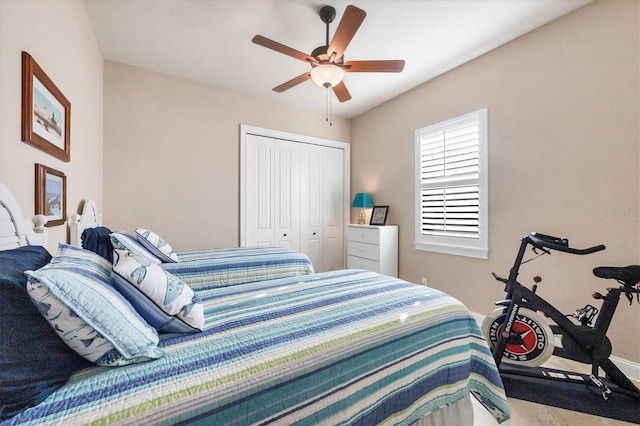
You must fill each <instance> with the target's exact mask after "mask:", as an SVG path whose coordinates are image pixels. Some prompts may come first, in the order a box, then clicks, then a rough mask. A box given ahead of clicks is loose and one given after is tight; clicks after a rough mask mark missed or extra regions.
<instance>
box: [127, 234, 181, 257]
mask: <svg viewBox="0 0 640 426" xmlns="http://www.w3.org/2000/svg"><path fill="white" fill-rule="evenodd" d="M136 239H137V240H138V242H139V243H140V244H142V245H143V246H144V248H146V249H147V250H149V252H151V253H152V254H153V255H154V256H156V257H157V258H158V259H160V260H161V261H162V262H163V263H176V262H178V261H179V259H178V255H177V254H175V253H174V252H173V249H172V248H171V246H170V245H169V243H167V242H166V241H165V240H163V239H162V238H160V236H159V235H158V234H156V233H155V232H152V231H149V230H148V229H143V228H138V229H136Z"/></svg>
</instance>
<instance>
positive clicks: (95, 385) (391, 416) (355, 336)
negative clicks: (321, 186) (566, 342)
mask: <svg viewBox="0 0 640 426" xmlns="http://www.w3.org/2000/svg"><path fill="white" fill-rule="evenodd" d="M13 217H19V218H22V216H21V214H19V213H17V214H14V215H13ZM24 241H26V242H29V243H31V240H27V239H25V240H24ZM32 241H33V242H35V243H36V244H37V240H36V239H32ZM23 249H24V247H22V248H18V249H12V250H23ZM12 250H8V251H6V252H2V253H0V256H3V255H6V254H7V253H11V252H12ZM76 250H78V251H80V249H76ZM81 252H85V251H84V250H81ZM55 259H56V256H54V257H53V259H52V260H51V262H50V264H51V263H53V262H54V261H55ZM50 264H48V265H47V266H45V267H44V268H42V269H46V267H49V265H50ZM83 267H84V266H83ZM160 267H162V266H160ZM114 269H115V267H114ZM36 272H38V271H36ZM3 285H4V284H3ZM2 291H3V292H4V287H3V288H2ZM194 291H195V293H196V294H197V296H198V297H199V299H200V300H201V302H202V307H203V311H202V312H203V317H204V324H203V327H202V330H203V331H201V332H197V333H183V334H176V333H168V334H163V333H160V336H159V339H158V344H157V347H158V349H159V350H160V351H162V352H163V354H162V356H159V357H157V359H154V360H149V361H145V362H140V363H134V364H129V365H124V366H119V367H108V366H96V365H82V366H81V368H79V369H77V370H76V371H73V372H72V373H71V374H70V377H69V378H68V380H65V381H64V383H58V384H57V385H56V389H55V390H52V391H51V392H50V393H49V394H48V395H47V396H46V397H45V398H44V399H43V400H41V401H38V402H37V404H35V406H32V407H30V408H26V409H24V410H22V411H20V412H18V413H16V414H14V415H12V416H11V417H10V418H8V419H6V420H5V421H4V422H3V423H2V424H3V425H5V424H6V425H14V424H38V425H41V424H69V425H72V424H88V423H94V424H225V425H226V424H229V425H232V424H240V425H245V424H367V425H368V424H413V423H421V424H456V425H457V424H471V423H472V417H473V410H472V408H471V400H470V395H473V396H475V397H476V398H477V399H478V400H479V401H481V402H482V403H483V404H484V405H485V406H486V407H487V408H488V409H489V411H490V413H491V414H492V415H493V417H494V418H495V419H496V420H497V421H498V422H502V421H504V420H506V419H508V417H509V407H508V404H507V401H506V397H505V395H504V391H503V388H502V382H501V380H500V376H499V374H498V371H497V369H496V367H495V364H494V362H493V358H492V356H491V353H490V352H489V350H488V348H487V346H486V343H485V340H484V338H483V336H482V334H481V332H480V330H479V328H478V325H477V323H476V322H475V320H474V319H473V317H472V315H471V314H470V312H469V311H468V310H467V309H466V308H465V307H464V306H463V305H462V304H461V303H460V302H459V301H457V300H456V299H453V298H451V297H450V296H448V295H446V294H445V293H442V292H439V291H437V290H434V289H429V288H426V287H421V286H417V285H414V284H411V283H407V282H405V281H402V280H399V279H397V278H391V277H386V276H383V275H379V274H376V273H373V272H369V271H363V270H342V271H332V272H326V273H320V274H311V275H305V276H292V277H285V278H279V279H271V280H263V281H255V282H251V283H244V284H238V285H233V286H224V287H211V288H202V289H195V290H194ZM0 318H2V319H3V320H4V319H5V317H4V316H2V317H0ZM52 332H53V331H52ZM0 360H2V359H0ZM0 374H4V373H0ZM3 386H4V383H3Z"/></svg>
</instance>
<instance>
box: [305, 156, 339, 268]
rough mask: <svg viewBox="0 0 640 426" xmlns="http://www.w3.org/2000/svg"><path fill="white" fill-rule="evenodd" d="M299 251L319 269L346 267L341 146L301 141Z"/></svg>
mask: <svg viewBox="0 0 640 426" xmlns="http://www.w3.org/2000/svg"><path fill="white" fill-rule="evenodd" d="M300 157H301V162H302V168H301V175H300V182H301V194H300V235H301V240H300V251H302V252H303V253H304V254H306V255H307V256H309V257H310V258H311V261H312V262H313V266H314V268H315V270H316V272H322V271H329V270H334V269H341V268H343V266H344V255H343V248H344V214H343V209H344V191H343V188H344V154H343V150H342V149H339V148H332V147H326V146H319V145H309V144H302V148H301V152H300Z"/></svg>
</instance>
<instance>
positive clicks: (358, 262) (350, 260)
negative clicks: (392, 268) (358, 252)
mask: <svg viewBox="0 0 640 426" xmlns="http://www.w3.org/2000/svg"><path fill="white" fill-rule="evenodd" d="M347 269H366V270H368V271H373V272H380V263H379V262H376V261H373V260H369V259H363V258H361V257H356V256H347Z"/></svg>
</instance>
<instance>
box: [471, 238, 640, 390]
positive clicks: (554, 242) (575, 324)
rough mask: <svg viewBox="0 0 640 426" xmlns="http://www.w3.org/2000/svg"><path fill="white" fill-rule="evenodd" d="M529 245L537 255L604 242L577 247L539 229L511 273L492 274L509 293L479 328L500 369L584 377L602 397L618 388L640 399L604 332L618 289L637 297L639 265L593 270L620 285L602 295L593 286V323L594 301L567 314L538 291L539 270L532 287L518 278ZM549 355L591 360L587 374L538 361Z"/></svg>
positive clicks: (574, 378) (548, 376)
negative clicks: (602, 374)
mask: <svg viewBox="0 0 640 426" xmlns="http://www.w3.org/2000/svg"><path fill="white" fill-rule="evenodd" d="M528 246H531V248H532V250H533V252H534V253H535V254H536V255H537V256H542V255H543V254H550V253H551V250H555V251H560V252H564V253H570V254H576V255H586V254H590V253H595V252H598V251H601V250H604V249H605V246H604V245H597V246H594V247H590V248H586V249H575V248H571V247H569V241H568V240H567V239H563V238H557V237H552V236H549V235H544V234H539V233H531V234H530V235H527V236H524V237H522V238H521V244H520V249H519V251H518V254H517V256H516V260H515V263H514V265H513V268H512V269H511V271H510V273H509V277H508V278H502V277H499V276H498V275H496V274H495V273H494V274H493V276H494V278H495V279H496V280H498V281H500V282H503V283H504V284H505V291H506V293H507V297H506V299H505V300H501V301H498V302H496V305H498V306H501V307H500V308H498V309H497V310H496V311H494V312H493V313H491V314H490V315H488V316H487V317H486V318H485V320H484V322H483V323H482V331H483V333H484V335H485V337H486V339H487V342H488V343H489V346H490V348H491V350H492V352H493V357H494V359H495V362H496V365H497V366H498V368H499V369H500V371H501V372H503V373H509V374H516V375H526V376H531V377H539V378H543V379H550V380H562V381H569V382H577V383H583V384H585V385H586V386H587V387H588V388H589V389H590V390H592V392H594V393H598V394H599V395H601V396H602V397H603V398H604V399H608V398H609V396H610V395H611V393H612V392H616V393H620V394H624V395H626V396H628V397H631V398H634V399H636V400H638V401H640V390H639V389H638V388H637V387H636V386H635V385H634V384H633V383H632V382H631V381H630V380H629V378H627V376H625V374H624V373H623V372H622V371H620V369H619V368H618V367H617V366H616V365H615V364H614V363H613V362H612V361H611V359H610V355H611V352H612V346H611V342H610V340H609V339H608V338H607V336H606V334H607V330H608V328H609V325H610V324H611V320H612V318H613V314H614V313H615V310H616V307H617V305H618V301H619V300H620V295H621V294H624V295H625V297H626V298H627V299H628V300H629V303H630V304H632V303H633V299H634V296H633V295H634V294H635V298H636V299H637V301H638V303H640V282H639V281H640V266H638V265H632V266H626V267H598V268H595V269H594V270H593V273H594V275H596V276H597V277H599V278H611V279H615V280H617V281H618V282H619V283H620V285H619V286H618V287H612V288H608V289H607V294H606V295H602V294H600V293H597V292H595V293H593V294H592V296H593V297H594V298H595V299H599V300H602V301H603V303H602V306H601V309H600V312H599V315H598V317H597V319H596V321H595V324H594V325H592V323H593V320H594V318H595V316H596V315H597V314H598V309H597V308H595V307H594V306H592V305H586V306H585V307H584V308H580V309H577V310H576V311H575V312H573V313H572V314H571V315H564V314H563V313H561V312H560V311H559V310H557V309H556V308H555V307H554V306H553V305H551V304H550V303H549V302H547V301H546V300H544V299H543V298H542V297H540V296H538V295H537V294H536V289H537V287H538V284H539V283H540V282H541V280H542V279H541V278H540V277H539V276H536V277H534V279H533V280H534V284H533V285H532V287H531V289H529V288H527V287H525V286H523V285H522V284H520V283H519V282H518V281H517V277H518V271H519V269H520V265H521V264H522V263H525V262H526V261H525V262H523V258H524V256H525V253H526V251H527V247H528ZM537 256H536V257H537ZM534 258H535V257H534ZM531 260H533V259H531ZM539 313H542V314H543V315H544V317H546V318H549V319H550V320H551V321H552V322H553V324H551V325H549V324H548V323H547V321H546V320H545V319H543V318H542V317H541V316H540V315H539ZM571 318H572V319H571ZM637 325H638V324H634V326H637ZM554 335H555V336H558V335H559V337H560V342H561V347H556V346H555V340H556V337H555V336H554ZM551 355H556V356H559V357H562V358H567V359H571V360H574V361H578V362H581V363H585V364H590V365H591V374H580V373H575V372H570V371H562V370H551V369H546V368H540V367H538V366H540V365H542V364H544V363H545V362H546V361H547V360H548V359H549V358H550V357H551ZM531 367H534V368H531ZM600 369H602V370H603V371H604V372H605V374H606V376H605V377H600V375H599V371H600Z"/></svg>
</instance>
